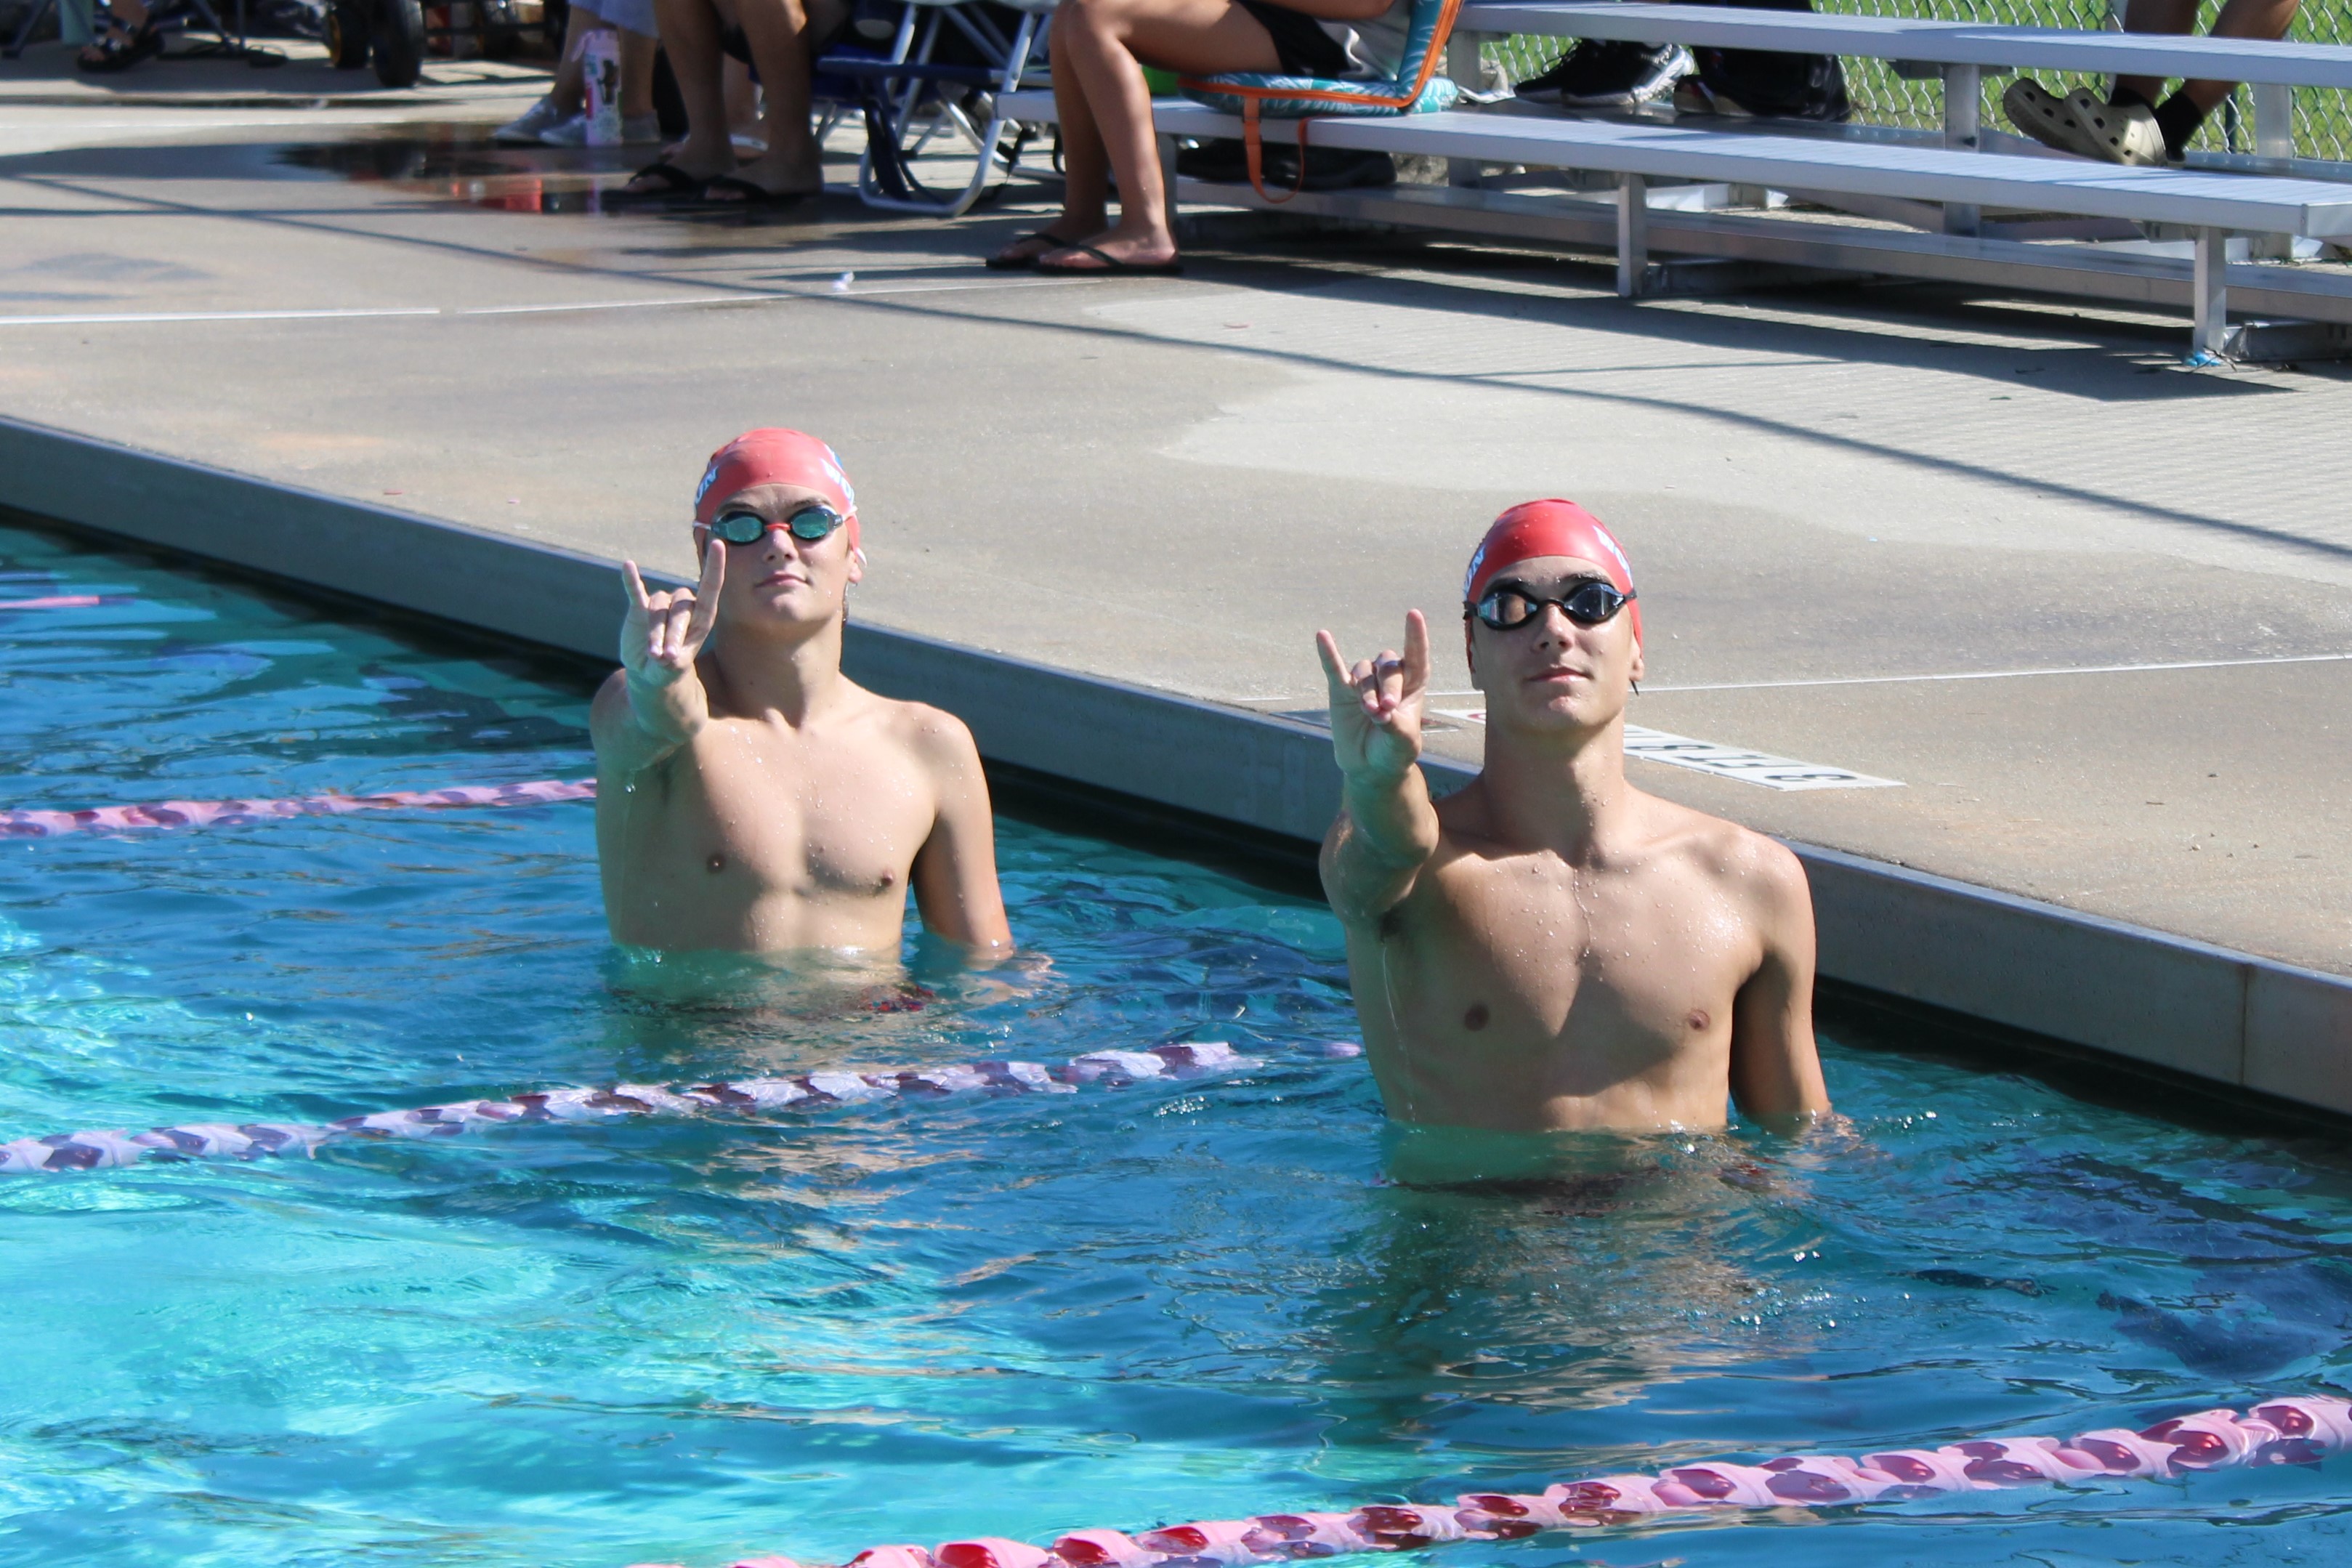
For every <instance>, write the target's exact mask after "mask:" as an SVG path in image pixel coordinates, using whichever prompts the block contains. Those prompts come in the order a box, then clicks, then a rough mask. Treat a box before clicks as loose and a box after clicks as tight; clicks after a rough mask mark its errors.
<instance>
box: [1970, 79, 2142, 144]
mask: <svg viewBox="0 0 2352 1568" xmlns="http://www.w3.org/2000/svg"><path fill="white" fill-rule="evenodd" d="M2000 107H2001V109H2002V110H2003V112H2005V113H2007V114H2008V116H2009V122H2010V123H2011V125H2014V126H2016V127H2017V128H2018V129H2019V130H2020V131H2022V132H2025V134H2027V135H2028V136H2031V137H2032V138H2033V139H2034V140H2035V141H2036V142H2041V143H2042V145H2043V146H2044V147H2054V148H2056V149H2057V150H2058V151H2059V152H2061V153H2074V155H2075V156H2076V157H2078V158H2096V159H2098V160H2099V161H2100V162H2102V163H2134V164H2141V165H2150V164H2154V165H2161V164H2163V163H2165V162H2166V161H2167V160H2166V158H2165V153H2164V132H2161V131H2158V129H2157V128H2156V115H2155V114H2154V112H2152V111H2151V110H2149V109H2148V108H2147V106H2146V105H2144V104H2137V103H2134V104H2122V105H2119V104H2112V103H2107V102H2105V101H2104V100H2101V99H2100V97H2099V96H2098V94H2096V93H2095V92H2093V91H2092V90H2091V89H2089V88H2087V87H2078V88H2076V89H2074V91H2072V92H2070V93H2068V94H2067V95H2066V96H2065V97H2063V98H2059V97H2056V96H2055V95H2053V94H2052V93H2051V92H2050V91H2048V90H2047V89H2044V88H2043V87H2042V84H2041V83H2040V82H2038V81H2035V80H2034V79H2032V78H2031V77H2020V78H2018V79H2016V80H2015V81H2013V82H2011V83H2010V84H2009V90H2008V91H2006V92H2004V93H2002V94H2001V95H2000Z"/></svg>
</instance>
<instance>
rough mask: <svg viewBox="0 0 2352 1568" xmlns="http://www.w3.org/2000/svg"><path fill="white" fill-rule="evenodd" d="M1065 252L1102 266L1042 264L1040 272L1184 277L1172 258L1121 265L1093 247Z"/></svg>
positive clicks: (1076, 247) (1181, 267)
mask: <svg viewBox="0 0 2352 1568" xmlns="http://www.w3.org/2000/svg"><path fill="white" fill-rule="evenodd" d="M1062 248H1063V249H1064V250H1075V251H1078V252H1080V253H1082V254H1084V255H1087V256H1091V257H1093V258H1095V259H1096V260H1097V261H1099V262H1101V263H1102V265H1101V266H1099V267H1048V266H1046V265H1045V262H1044V261H1042V260H1041V261H1039V262H1038V263H1037V264H1036V269H1037V270H1038V271H1039V272H1042V273H1050V274H1052V275H1053V276H1054V277H1055V278H1175V277H1179V276H1181V274H1182V273H1183V270H1184V264H1183V263H1182V262H1181V261H1179V260H1177V259H1176V258H1174V257H1172V256H1171V257H1170V258H1168V259H1167V260H1165V261H1121V260H1120V259H1119V258H1118V257H1116V256H1111V255H1108V254H1107V253H1106V252H1103V251H1099V250H1097V249H1096V248H1095V247H1093V246H1091V245H1066V246H1064V247H1062Z"/></svg>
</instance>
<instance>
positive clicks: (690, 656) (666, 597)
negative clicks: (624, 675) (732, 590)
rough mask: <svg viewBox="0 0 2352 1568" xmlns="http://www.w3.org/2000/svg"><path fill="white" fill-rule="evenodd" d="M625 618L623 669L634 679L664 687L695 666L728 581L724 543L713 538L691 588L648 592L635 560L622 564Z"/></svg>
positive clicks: (622, 651)
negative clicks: (697, 580)
mask: <svg viewBox="0 0 2352 1568" xmlns="http://www.w3.org/2000/svg"><path fill="white" fill-rule="evenodd" d="M621 576H622V585H623V587H624V588H625V589H626V590H627V593H628V595H629V616H628V619H627V620H626V621H625V622H623V623H622V626H621V667H622V668H624V669H626V670H627V671H628V672H629V679H631V680H633V681H642V682H644V683H645V684H646V685H649V686H668V685H671V684H673V683H674V682H676V681H677V679H678V678H679V677H680V676H683V675H686V674H688V673H689V672H690V671H692V669H693V668H694V661H695V659H696V658H698V657H700V655H701V653H702V645H703V644H704V643H705V642H707V641H709V638H710V627H711V624H712V623H713V622H714V621H716V620H717V619H718V618H719V589H720V588H721V587H722V586H724V585H725V584H726V582H727V547H726V546H725V545H724V544H721V543H720V542H719V541H717V540H715V539H714V540H712V541H711V542H710V543H709V547H708V548H706V549H705V550H704V551H703V552H702V580H701V581H700V582H698V583H697V584H695V585H694V586H693V587H691V588H677V589H673V590H671V591H670V592H668V593H665V594H654V593H648V592H647V591H646V580H645V578H644V577H643V576H642V575H640V574H638V571H637V563H635V562H634V561H624V562H622V563H621Z"/></svg>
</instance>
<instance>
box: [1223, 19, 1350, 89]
mask: <svg viewBox="0 0 2352 1568" xmlns="http://www.w3.org/2000/svg"><path fill="white" fill-rule="evenodd" d="M1234 4H1235V5H1239V6H1240V7H1241V8H1242V9H1243V10H1244V11H1246V12H1248V13H1249V14H1250V15H1251V16H1255V17H1256V18H1257V24H1258V26H1261V27H1264V28H1265V30H1266V32H1267V33H1268V34H1269V35H1271V36H1272V37H1273V38H1274V58H1276V59H1277V60H1279V61H1281V62H1282V74H1283V75H1285V76H1319V77H1342V76H1346V75H1347V74H1348V72H1349V70H1351V69H1353V67H1352V66H1351V65H1350V64H1349V59H1348V51H1347V50H1346V49H1345V48H1342V47H1340V44H1339V39H1337V38H1335V37H1332V36H1331V35H1330V34H1328V33H1327V32H1325V31H1324V30H1323V25H1322V24H1321V23H1319V22H1318V21H1317V20H1316V19H1315V18H1314V17H1312V16H1308V15H1307V13H1306V12H1304V11H1294V10H1292V9H1290V7H1288V6H1287V5H1275V4H1274V3H1273V0H1234Z"/></svg>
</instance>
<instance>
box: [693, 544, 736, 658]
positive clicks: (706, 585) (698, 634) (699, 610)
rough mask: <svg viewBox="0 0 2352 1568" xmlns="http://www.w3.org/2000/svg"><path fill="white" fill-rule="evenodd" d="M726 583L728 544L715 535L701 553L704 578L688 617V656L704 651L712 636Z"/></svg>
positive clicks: (696, 590) (696, 592) (696, 591)
mask: <svg viewBox="0 0 2352 1568" xmlns="http://www.w3.org/2000/svg"><path fill="white" fill-rule="evenodd" d="M726 584H727V547H726V546H725V545H723V544H721V543H720V542H719V541H717V540H715V539H714V540H712V541H711V542H710V548H709V551H707V552H704V555H703V557H702V582H701V584H699V585H698V587H696V589H695V590H694V613H693V614H692V615H691V616H688V617H687V622H686V637H687V642H686V648H685V651H686V655H687V657H688V658H692V657H694V655H696V654H698V653H699V652H701V651H702V645H703V643H704V642H705V641H706V640H707V639H708V638H709V636H710V627H711V625H712V623H713V622H715V621H717V620H718V619H719V589H720V588H722V587H724V586H726Z"/></svg>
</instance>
